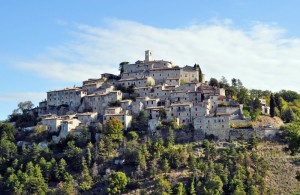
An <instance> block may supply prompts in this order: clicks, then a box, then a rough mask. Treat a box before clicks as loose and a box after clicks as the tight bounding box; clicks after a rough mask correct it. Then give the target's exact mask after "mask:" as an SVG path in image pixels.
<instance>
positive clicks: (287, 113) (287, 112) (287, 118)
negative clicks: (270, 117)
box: [281, 108, 297, 123]
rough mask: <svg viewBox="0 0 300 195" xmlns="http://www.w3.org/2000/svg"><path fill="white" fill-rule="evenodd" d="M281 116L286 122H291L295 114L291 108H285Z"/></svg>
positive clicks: (294, 118)
mask: <svg viewBox="0 0 300 195" xmlns="http://www.w3.org/2000/svg"><path fill="white" fill-rule="evenodd" d="M281 118H282V119H283V120H284V121H285V122H287V123H290V122H293V121H295V120H296V119H297V115H296V114H295V113H294V112H293V110H292V109H291V108H287V109H286V110H284V111H283V113H282V115H281Z"/></svg>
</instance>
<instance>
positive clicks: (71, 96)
mask: <svg viewBox="0 0 300 195" xmlns="http://www.w3.org/2000/svg"><path fill="white" fill-rule="evenodd" d="M86 95H87V92H86V91H83V90H82V89H81V88H78V87H74V88H66V89H62V90H55V91H49V92H47V106H48V107H50V106H60V105H68V106H69V107H70V108H71V109H74V110H76V109H77V108H78V107H79V106H80V104H81V99H82V98H83V97H84V96H86Z"/></svg>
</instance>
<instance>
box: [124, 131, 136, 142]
mask: <svg viewBox="0 0 300 195" xmlns="http://www.w3.org/2000/svg"><path fill="white" fill-rule="evenodd" d="M127 136H128V139H129V140H137V139H138V138H139V134H137V133H136V132H135V131H129V132H128V134H127Z"/></svg>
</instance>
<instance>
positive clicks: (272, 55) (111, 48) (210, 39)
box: [16, 19, 300, 91]
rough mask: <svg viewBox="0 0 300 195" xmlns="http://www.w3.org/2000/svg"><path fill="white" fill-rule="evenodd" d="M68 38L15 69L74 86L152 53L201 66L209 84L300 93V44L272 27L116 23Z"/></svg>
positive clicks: (81, 29) (78, 28)
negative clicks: (233, 82)
mask: <svg viewBox="0 0 300 195" xmlns="http://www.w3.org/2000/svg"><path fill="white" fill-rule="evenodd" d="M71 35H72V37H71V40H72V41H67V42H65V43H62V44H61V45H59V46H54V47H50V48H49V49H48V50H47V51H48V52H46V53H44V54H41V55H39V56H38V57H37V58H36V59H33V60H31V61H26V62H19V63H17V64H16V66H18V67H19V68H23V69H26V70H30V71H34V72H35V73H37V74H38V75H40V76H42V77H47V78H51V79H59V80H61V81H74V82H78V81H81V80H85V79H87V78H90V77H99V76H100V74H101V73H103V72H111V73H117V70H118V64H119V63H120V62H122V61H129V62H132V63H134V62H135V61H136V60H139V59H143V58H144V53H143V52H144V51H145V50H147V49H151V50H152V51H153V53H154V58H155V59H165V60H171V61H173V62H174V63H175V64H177V65H180V66H183V65H186V64H189V65H193V64H194V63H198V64H200V66H201V67H202V71H203V72H204V73H205V74H206V78H207V79H209V78H210V77H215V78H221V76H223V75H224V76H225V77H226V78H228V79H231V78H233V77H235V78H240V79H241V80H242V81H243V83H244V85H245V86H246V87H249V88H260V89H269V90H273V91H278V90H280V89H284V88H285V89H286V88H288V89H291V90H296V91H300V88H299V86H300V79H298V78H299V77H298V74H299V70H300V55H299V53H300V38H299V37H296V38H295V37H294V38H289V37H286V34H285V29H282V28H280V27H279V26H277V25H274V24H264V23H261V22H254V23H253V24H251V27H250V28H249V29H246V30H245V29H241V28H239V27H237V26H235V25H234V22H233V21H231V20H228V19H226V20H223V21H222V20H221V21H220V20H214V21H213V22H208V23H205V24H192V25H189V26H186V27H184V28H174V29H165V28H157V27H153V26H149V25H144V24H141V23H137V22H133V21H124V20H116V19H115V20H108V21H107V26H105V27H96V26H89V25H84V24H76V25H75V28H74V29H72V31H71Z"/></svg>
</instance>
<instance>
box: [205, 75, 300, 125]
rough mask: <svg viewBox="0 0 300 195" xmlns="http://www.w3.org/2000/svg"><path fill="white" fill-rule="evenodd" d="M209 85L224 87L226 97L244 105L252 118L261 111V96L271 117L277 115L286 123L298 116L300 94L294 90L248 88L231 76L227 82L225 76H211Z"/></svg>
mask: <svg viewBox="0 0 300 195" xmlns="http://www.w3.org/2000/svg"><path fill="white" fill-rule="evenodd" d="M209 85H211V86H216V87H221V88H224V89H225V93H226V96H227V97H230V98H232V99H233V100H236V101H237V102H239V103H240V104H243V105H244V114H245V116H247V117H250V118H251V119H252V120H257V119H258V117H259V115H260V113H261V102H260V101H259V99H261V98H263V99H265V100H266V104H267V105H268V106H270V116H271V117H274V116H278V117H280V118H281V119H282V120H283V121H285V122H287V123H289V122H293V121H297V120H298V119H299V118H300V94H298V93H297V92H296V91H291V90H281V91H279V92H272V91H269V90H259V89H251V90H249V89H247V88H246V87H244V86H243V83H242V81H241V80H239V79H236V78H233V79H231V83H230V84H229V82H228V81H227V79H226V78H225V77H222V78H221V79H220V80H219V81H218V80H217V79H215V78H211V79H210V81H209Z"/></svg>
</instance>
